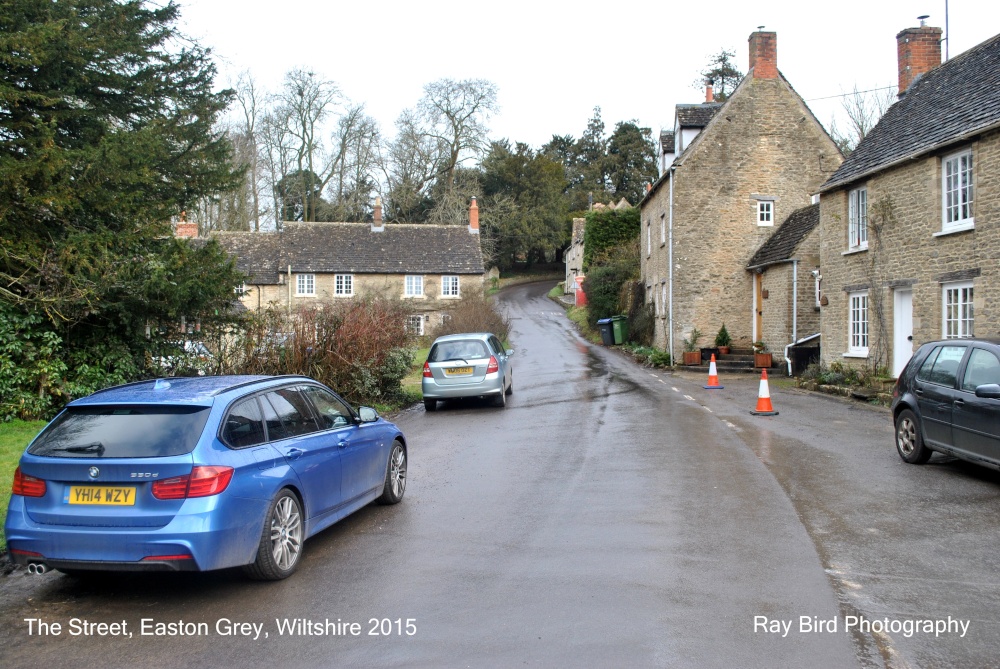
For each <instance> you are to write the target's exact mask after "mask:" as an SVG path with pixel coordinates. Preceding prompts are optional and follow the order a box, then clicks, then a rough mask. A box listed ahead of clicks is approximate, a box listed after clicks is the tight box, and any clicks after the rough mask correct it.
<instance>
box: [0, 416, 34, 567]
mask: <svg viewBox="0 0 1000 669" xmlns="http://www.w3.org/2000/svg"><path fill="white" fill-rule="evenodd" d="M43 427H45V421H43V420H33V421H24V420H12V421H10V422H9V423H0V504H2V507H0V508H2V509H3V513H4V517H6V514H7V503H8V502H10V487H11V485H12V484H13V482H14V469H16V468H17V463H18V461H19V460H20V459H21V453H23V452H24V447H25V446H27V445H28V442H29V441H31V440H32V439H34V438H35V435H36V434H38V432H39V431H40V430H41V429H42V428H43ZM6 550H7V537H6V536H4V533H3V529H2V528H0V552H4V551H6Z"/></svg>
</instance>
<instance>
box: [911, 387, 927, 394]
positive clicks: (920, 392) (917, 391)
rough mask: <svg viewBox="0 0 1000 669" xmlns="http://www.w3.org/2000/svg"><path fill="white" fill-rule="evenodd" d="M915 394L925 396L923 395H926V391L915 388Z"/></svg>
mask: <svg viewBox="0 0 1000 669" xmlns="http://www.w3.org/2000/svg"><path fill="white" fill-rule="evenodd" d="M913 392H915V393H916V394H918V395H923V394H924V391H923V390H921V389H920V388H915V389H914V390H913Z"/></svg>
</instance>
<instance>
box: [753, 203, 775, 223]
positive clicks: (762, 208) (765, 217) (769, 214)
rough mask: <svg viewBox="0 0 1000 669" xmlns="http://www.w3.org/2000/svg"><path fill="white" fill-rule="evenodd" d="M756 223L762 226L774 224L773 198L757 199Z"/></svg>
mask: <svg viewBox="0 0 1000 669" xmlns="http://www.w3.org/2000/svg"><path fill="white" fill-rule="evenodd" d="M757 225H758V226H760V227H762V228H763V227H769V226H773V225H774V200H757Z"/></svg>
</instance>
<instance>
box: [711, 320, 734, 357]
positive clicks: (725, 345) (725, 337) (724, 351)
mask: <svg viewBox="0 0 1000 669" xmlns="http://www.w3.org/2000/svg"><path fill="white" fill-rule="evenodd" d="M732 344H733V340H732V338H731V337H730V336H729V330H727V329H726V324H725V323H723V324H722V327H721V328H719V332H718V334H716V335H715V346H716V348H718V349H719V353H720V354H721V355H729V350H730V349H729V347H730V346H732Z"/></svg>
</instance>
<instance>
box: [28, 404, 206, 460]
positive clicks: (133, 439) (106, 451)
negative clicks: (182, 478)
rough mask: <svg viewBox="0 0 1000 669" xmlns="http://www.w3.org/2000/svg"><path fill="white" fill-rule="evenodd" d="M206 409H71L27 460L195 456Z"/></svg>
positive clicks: (49, 429) (51, 426)
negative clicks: (192, 454)
mask: <svg viewBox="0 0 1000 669" xmlns="http://www.w3.org/2000/svg"><path fill="white" fill-rule="evenodd" d="M208 414H209V407H177V406H85V407H70V408H68V409H67V410H66V411H65V412H63V413H62V414H60V415H59V416H58V417H57V418H56V419H55V420H54V421H52V423H50V424H49V426H48V427H46V428H45V430H44V431H43V432H42V433H41V434H40V435H39V436H38V438H37V439H35V442H34V443H33V444H32V445H31V448H29V449H28V453H30V454H31V455H42V456H49V457H56V458H156V457H165V456H170V455H183V454H185V453H190V452H191V451H193V450H194V447H195V445H197V443H198V439H199V438H200V437H201V433H202V431H203V430H204V429H205V423H206V422H207V421H208Z"/></svg>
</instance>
